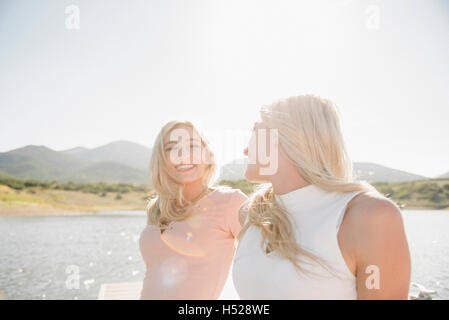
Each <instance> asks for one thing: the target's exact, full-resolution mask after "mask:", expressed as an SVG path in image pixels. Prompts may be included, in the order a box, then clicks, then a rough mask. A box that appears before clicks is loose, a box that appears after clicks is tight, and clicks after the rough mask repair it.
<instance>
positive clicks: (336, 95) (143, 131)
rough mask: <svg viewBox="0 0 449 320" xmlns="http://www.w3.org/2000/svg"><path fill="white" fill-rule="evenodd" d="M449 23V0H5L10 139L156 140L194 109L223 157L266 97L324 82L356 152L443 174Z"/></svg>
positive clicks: (358, 157)
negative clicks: (72, 13)
mask: <svg viewBox="0 0 449 320" xmlns="http://www.w3.org/2000/svg"><path fill="white" fill-rule="evenodd" d="M70 4H74V5H76V6H78V8H79V10H80V29H78V30H69V29H67V28H66V18H67V14H66V12H65V10H66V6H68V5H70ZM373 6H374V7H373ZM448 36H449V3H448V2H447V1H444V0H396V1H389V0H384V1H380V0H370V1H365V0H358V1H351V0H313V1H312V0H310V1H298V0H292V1H280V0H272V1H266V0H265V1H264V0H244V1H243V0H235V1H234V0H225V1H215V0H203V1H194V0H178V1H175V0H157V1H146V0H145V1H144V0H135V1H131V0H128V1H119V0H115V1H112V0H107V1H100V0H84V1H81V0H80V1H76V0H73V1H50V0H42V1H28V0H2V1H1V2H0V151H8V150H10V149H14V148H18V147H22V146H24V145H28V144H37V145H46V146H48V147H50V148H53V149H56V150H61V149H68V148H72V147H75V146H85V147H96V146H99V145H102V144H105V143H108V142H111V141H114V140H130V141H135V142H138V143H141V144H144V145H147V146H152V144H153V141H154V138H155V136H156V134H157V132H158V130H159V129H160V127H161V126H162V125H163V124H164V123H165V122H166V121H167V120H171V119H188V120H191V121H192V122H194V123H196V124H198V125H200V127H201V128H203V130H204V131H205V133H206V135H208V136H209V138H210V140H212V142H213V143H214V144H215V146H216V148H217V149H218V150H217V153H218V154H219V156H220V159H221V161H222V162H226V161H228V160H230V159H233V158H239V157H242V153H241V150H242V149H243V147H244V146H245V143H246V136H245V134H246V135H247V134H248V132H249V130H250V129H251V128H252V125H253V122H254V121H256V120H257V117H258V110H259V107H260V106H261V105H262V104H268V103H270V102H272V101H273V100H275V99H278V98H285V97H288V96H291V95H296V94H302V93H315V94H319V95H321V96H323V97H326V98H330V99H332V100H334V101H335V102H336V103H337V104H338V105H339V108H340V112H341V116H342V124H343V129H344V135H345V138H346V142H347V145H348V149H349V152H350V155H351V158H352V159H353V160H354V161H367V162H375V163H379V164H382V165H386V166H389V167H393V168H397V169H402V170H406V171H410V172H413V173H417V174H423V175H427V176H435V175H439V174H442V173H444V172H447V171H449V148H448V142H447V140H448V137H449V125H448V123H449V121H448V120H449V105H448V102H449V90H448V84H449V64H448V57H449V41H448V39H449V37H448ZM232 136H240V137H242V138H240V139H239V140H238V141H237V142H235V143H234V144H233V143H230V142H229V141H228V142H223V141H225V140H229V139H227V138H226V137H232ZM229 143H230V144H231V147H225V145H226V144H229ZM229 150H231V151H229Z"/></svg>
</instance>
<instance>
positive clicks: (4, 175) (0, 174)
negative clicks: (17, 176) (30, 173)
mask: <svg viewBox="0 0 449 320" xmlns="http://www.w3.org/2000/svg"><path fill="white" fill-rule="evenodd" d="M0 179H14V177H13V176H12V175H10V174H7V173H5V172H3V171H1V170H0Z"/></svg>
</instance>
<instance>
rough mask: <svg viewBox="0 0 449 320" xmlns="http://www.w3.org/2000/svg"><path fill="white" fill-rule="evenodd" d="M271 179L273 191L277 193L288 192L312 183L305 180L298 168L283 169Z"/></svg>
mask: <svg viewBox="0 0 449 320" xmlns="http://www.w3.org/2000/svg"><path fill="white" fill-rule="evenodd" d="M270 180H271V185H272V186H273V192H274V194H277V195H282V194H286V193H289V192H291V191H293V190H296V189H299V188H302V187H305V186H307V185H309V184H310V183H309V182H307V181H306V180H304V178H303V177H302V176H301V175H300V174H299V172H298V170H296V169H294V170H293V169H292V170H284V171H282V170H281V171H279V172H278V173H277V174H275V175H273V176H272V177H271V179H270Z"/></svg>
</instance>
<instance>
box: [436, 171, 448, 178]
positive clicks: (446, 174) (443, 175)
mask: <svg viewBox="0 0 449 320" xmlns="http://www.w3.org/2000/svg"><path fill="white" fill-rule="evenodd" d="M447 178H449V172H446V173H444V174H442V175H441V176H438V179H447Z"/></svg>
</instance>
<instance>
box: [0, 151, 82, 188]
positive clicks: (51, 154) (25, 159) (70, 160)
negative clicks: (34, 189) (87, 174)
mask: <svg viewBox="0 0 449 320" xmlns="http://www.w3.org/2000/svg"><path fill="white" fill-rule="evenodd" d="M88 164H89V162H88V161H85V160H82V159H78V158H76V157H73V156H71V155H67V154H64V153H60V152H57V151H54V150H52V149H50V148H47V147H44V146H26V147H23V148H20V149H15V150H12V151H9V152H2V153H0V170H2V171H4V172H6V173H8V174H11V175H13V176H15V177H18V178H24V179H36V180H63V179H64V177H66V175H67V174H68V171H71V170H79V169H81V168H82V167H85V166H87V165H88Z"/></svg>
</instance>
